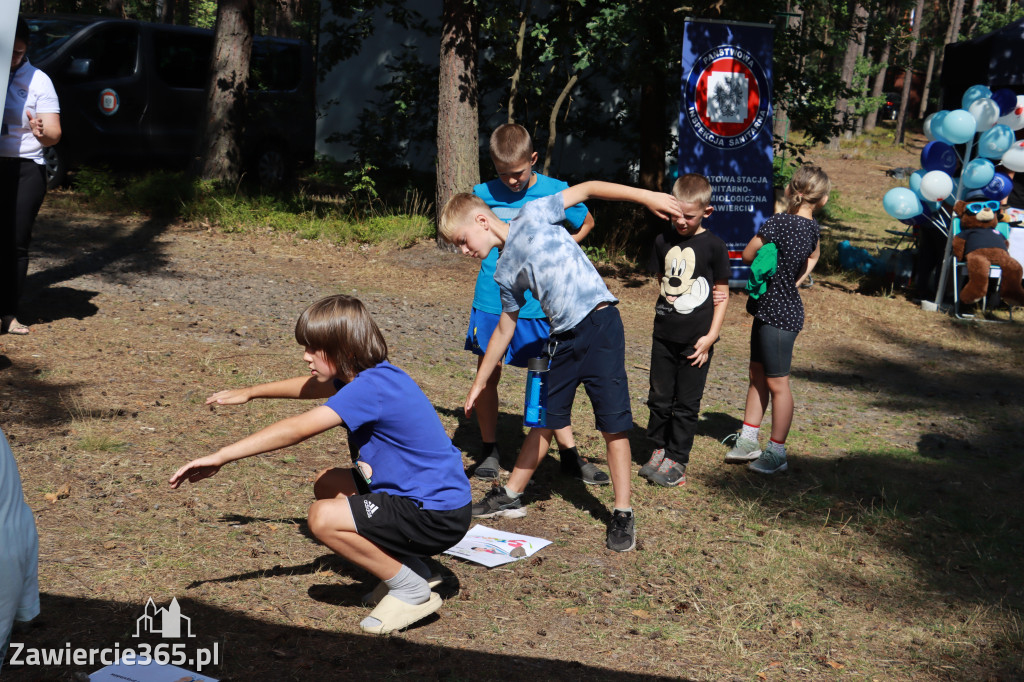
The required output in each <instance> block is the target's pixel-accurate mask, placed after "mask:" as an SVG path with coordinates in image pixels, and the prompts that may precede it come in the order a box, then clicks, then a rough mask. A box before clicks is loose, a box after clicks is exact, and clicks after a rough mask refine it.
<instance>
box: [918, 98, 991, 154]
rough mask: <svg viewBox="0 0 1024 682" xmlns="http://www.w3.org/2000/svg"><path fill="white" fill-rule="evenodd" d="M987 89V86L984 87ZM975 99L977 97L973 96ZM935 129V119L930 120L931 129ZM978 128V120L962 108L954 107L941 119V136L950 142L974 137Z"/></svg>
mask: <svg viewBox="0 0 1024 682" xmlns="http://www.w3.org/2000/svg"><path fill="white" fill-rule="evenodd" d="M985 89H986V90H988V88H985ZM975 99H977V98H975ZM934 129H935V121H932V130H933V131H934ZM977 130H978V122H977V121H976V120H974V117H973V116H971V114H970V112H968V111H964V110H963V109H955V110H953V111H951V112H949V113H948V114H946V117H945V118H944V119H942V131H941V132H942V137H944V138H945V139H947V140H949V142H950V143H951V144H963V143H964V142H967V141H968V140H970V139H972V138H973V137H974V133H975V132H977Z"/></svg>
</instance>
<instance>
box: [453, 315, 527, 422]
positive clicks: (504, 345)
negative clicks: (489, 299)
mask: <svg viewBox="0 0 1024 682" xmlns="http://www.w3.org/2000/svg"><path fill="white" fill-rule="evenodd" d="M518 321H519V311H518V310H517V311H515V312H514V313H505V312H503V313H502V314H501V317H499V318H498V326H497V327H495V329H494V333H492V334H491V339H490V340H489V341H488V342H487V352H486V353H484V359H483V360H481V361H480V367H478V368H477V371H476V378H475V379H473V385H472V386H470V387H469V395H467V396H466V404H465V406H464V409H465V411H466V416H467V417H468V416H469V415H470V414H472V413H473V407H474V406H475V405H476V399H477V398H478V397H479V396H480V393H481V392H482V391H483V390H484V386H486V385H487V380H488V379H490V378H491V373H492V372H493V371H494V368H495V367H497V366H498V363H499V362H501V359H502V358H503V357H505V351H506V350H507V349H508V344H510V343H511V342H512V335H513V334H515V332H516V323H517V322H518Z"/></svg>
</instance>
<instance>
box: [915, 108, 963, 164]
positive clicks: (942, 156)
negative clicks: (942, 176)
mask: <svg viewBox="0 0 1024 682" xmlns="http://www.w3.org/2000/svg"><path fill="white" fill-rule="evenodd" d="M947 120H948V118H947ZM943 125H945V124H943ZM933 127H934V126H933ZM921 167H922V168H923V169H924V170H926V171H934V170H940V171H944V172H946V173H949V174H950V175H952V174H953V171H955V170H956V150H954V149H953V148H952V147H951V146H949V145H948V144H946V143H945V142H939V141H938V140H935V141H934V142H929V143H928V144H926V145H925V146H924V149H922V150H921Z"/></svg>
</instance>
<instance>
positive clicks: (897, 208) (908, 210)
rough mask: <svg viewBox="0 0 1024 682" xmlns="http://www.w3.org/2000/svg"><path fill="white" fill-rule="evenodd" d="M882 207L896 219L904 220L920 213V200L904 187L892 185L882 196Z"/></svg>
mask: <svg viewBox="0 0 1024 682" xmlns="http://www.w3.org/2000/svg"><path fill="white" fill-rule="evenodd" d="M882 208H884V209H885V212H886V213H888V214H889V215H891V216H892V217H893V218H895V219H896V220H904V219H906V218H913V217H914V216H916V215H918V214H920V213H921V200H920V199H918V198H917V195H916V194H914V193H913V192H911V191H910V190H909V189H907V188H906V187H893V188H892V189H891V190H889V191H888V192H886V193H885V196H884V197H882Z"/></svg>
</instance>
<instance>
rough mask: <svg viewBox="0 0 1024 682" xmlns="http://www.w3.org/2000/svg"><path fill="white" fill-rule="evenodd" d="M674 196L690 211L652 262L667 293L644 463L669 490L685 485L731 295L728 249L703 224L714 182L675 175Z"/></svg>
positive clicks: (657, 332)
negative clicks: (647, 456) (648, 450)
mask: <svg viewBox="0 0 1024 682" xmlns="http://www.w3.org/2000/svg"><path fill="white" fill-rule="evenodd" d="M672 194H673V195H674V196H675V198H676V199H677V200H678V201H679V203H680V205H681V207H682V211H683V215H682V216H681V217H679V218H674V219H673V220H672V229H671V230H667V231H665V232H663V233H661V234H659V235H658V236H657V237H656V238H655V240H654V246H653V247H652V249H651V260H650V263H649V266H648V267H649V269H650V271H651V272H656V273H658V274H659V277H660V279H661V294H660V296H659V297H658V302H657V303H656V304H655V306H654V311H655V317H654V333H653V337H652V340H651V370H650V372H651V373H650V391H649V393H648V396H647V406H648V407H649V408H650V419H649V421H648V422H647V437H648V438H649V439H650V440H651V441H652V443H653V444H654V450H653V452H652V453H651V458H650V460H649V461H648V462H647V463H646V464H644V465H643V466H642V467H641V468H640V476H641V477H642V478H646V479H647V480H649V481H650V482H651V483H654V484H657V485H661V486H665V487H674V486H681V485H683V484H685V483H686V466H687V464H688V463H689V461H690V449H691V448H692V447H693V436H694V432H695V430H696V426H697V418H698V416H699V414H700V401H701V398H702V397H703V396H704V384H705V382H706V381H707V376H708V369H709V367H710V365H711V356H712V355H713V354H714V344H715V341H717V340H718V336H719V333H720V332H721V330H722V323H723V322H724V321H725V310H726V304H727V303H728V298H729V250H728V247H726V245H725V242H723V241H722V240H721V239H720V238H719V237H717V236H716V235H714V234H712V233H711V232H708V231H707V230H706V229H705V228H704V227H703V225H702V224H701V223H702V222H703V220H704V218H707V217H708V216H710V215H711V212H712V211H713V210H714V209H713V207H712V206H711V184H710V183H709V182H708V180H707V178H705V177H704V176H703V175H698V174H696V173H688V174H686V175H683V176H681V177H680V178H679V179H678V180H676V183H675V185H674V186H673V187H672Z"/></svg>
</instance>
